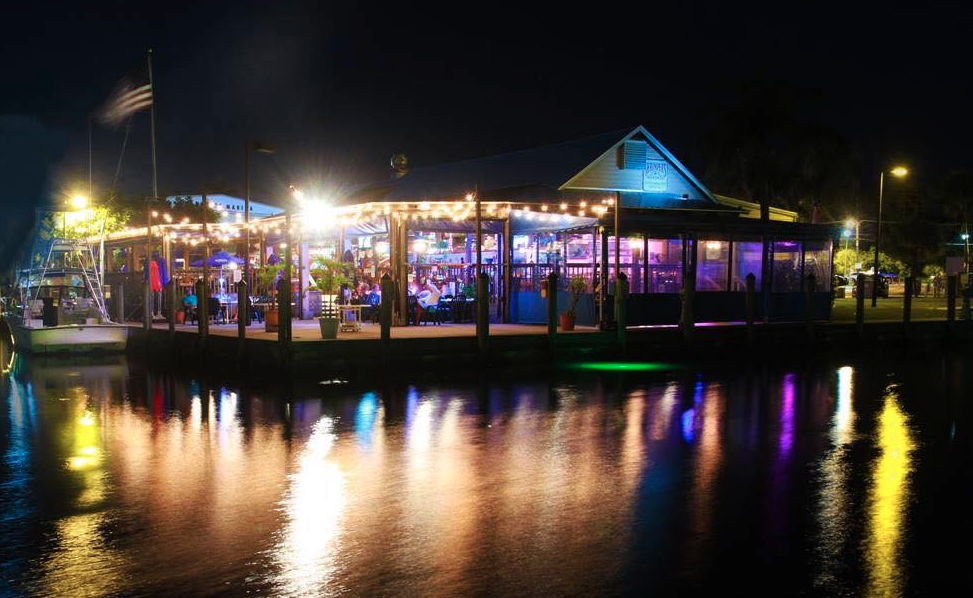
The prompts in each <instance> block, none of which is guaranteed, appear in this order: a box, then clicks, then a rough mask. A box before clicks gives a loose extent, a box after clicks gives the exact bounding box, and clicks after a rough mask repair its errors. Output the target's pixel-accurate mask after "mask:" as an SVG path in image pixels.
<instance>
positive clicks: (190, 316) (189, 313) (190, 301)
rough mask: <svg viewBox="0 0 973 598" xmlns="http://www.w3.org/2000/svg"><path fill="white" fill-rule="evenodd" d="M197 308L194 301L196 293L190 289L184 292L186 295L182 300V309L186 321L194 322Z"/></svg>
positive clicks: (195, 300) (196, 302)
mask: <svg viewBox="0 0 973 598" xmlns="http://www.w3.org/2000/svg"><path fill="white" fill-rule="evenodd" d="M197 307H198V301H197V299H196V291H195V290H194V289H193V288H192V287H190V288H189V289H188V290H187V291H186V295H185V296H184V297H183V298H182V309H183V311H184V312H185V313H186V321H187V322H188V321H190V320H192V321H195V320H196V308H197Z"/></svg>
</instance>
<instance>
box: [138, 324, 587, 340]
mask: <svg viewBox="0 0 973 598" xmlns="http://www.w3.org/2000/svg"><path fill="white" fill-rule="evenodd" d="M153 328H155V329H157V330H167V329H168V324H166V323H165V322H160V323H156V324H154V325H153ZM292 330H293V334H294V340H295V341H317V340H321V331H320V327H319V326H318V322H317V320H294V322H293V327H292ZM597 331H598V329H597V328H595V327H587V326H577V327H575V330H574V332H573V333H581V332H597ZM176 332H186V333H195V332H197V328H196V325H195V324H183V325H177V326H176ZM209 333H210V334H211V335H214V336H233V337H235V336H236V335H237V325H236V324H235V323H233V324H210V326H209ZM518 334H547V326H546V325H543V324H540V325H530V324H494V323H491V324H490V336H499V335H518ZM558 334H572V332H563V331H561V330H558ZM381 336H382V327H381V326H379V325H378V324H373V323H371V322H364V323H362V327H361V330H360V331H358V332H338V340H375V339H379V338H381ZM455 336H476V325H475V324H454V323H448V324H439V325H432V324H424V325H422V326H393V327H392V338H444V337H455ZM247 338H254V339H261V340H277V333H276V332H266V331H265V330H264V325H263V324H254V325H252V326H250V327H249V328H247Z"/></svg>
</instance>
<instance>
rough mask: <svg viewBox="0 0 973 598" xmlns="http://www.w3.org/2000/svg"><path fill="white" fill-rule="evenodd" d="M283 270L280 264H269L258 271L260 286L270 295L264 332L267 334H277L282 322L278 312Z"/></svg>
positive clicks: (265, 315) (265, 313)
mask: <svg viewBox="0 0 973 598" xmlns="http://www.w3.org/2000/svg"><path fill="white" fill-rule="evenodd" d="M283 268H284V267H283V266H282V265H280V264H267V265H266V266H263V267H262V268H260V269H259V270H258V271H257V280H258V281H259V282H260V286H261V287H262V288H264V289H266V290H267V293H268V295H270V307H269V308H267V309H266V310H265V311H264V330H266V331H267V332H277V326H278V324H279V322H280V320H279V319H278V314H279V313H280V312H279V311H278V310H277V279H278V277H279V276H280V273H281V271H282V270H283Z"/></svg>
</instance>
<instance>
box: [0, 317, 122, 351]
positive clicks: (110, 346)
mask: <svg viewBox="0 0 973 598" xmlns="http://www.w3.org/2000/svg"><path fill="white" fill-rule="evenodd" d="M10 329H11V332H13V337H14V342H15V343H16V349H17V350H18V351H24V352H28V353H94V352H97V351H101V352H112V353H113V352H121V351H124V350H125V347H126V346H127V345H128V326H123V325H120V324H77V325H70V326H50V327H45V328H28V327H26V326H23V325H21V324H17V323H14V322H10Z"/></svg>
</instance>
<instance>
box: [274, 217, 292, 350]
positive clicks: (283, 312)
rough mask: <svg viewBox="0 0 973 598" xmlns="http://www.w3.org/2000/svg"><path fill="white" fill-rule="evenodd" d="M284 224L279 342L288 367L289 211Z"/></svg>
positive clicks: (289, 344) (290, 252)
mask: <svg viewBox="0 0 973 598" xmlns="http://www.w3.org/2000/svg"><path fill="white" fill-rule="evenodd" d="M284 222H285V224H284V245H285V247H284V275H283V276H282V277H281V279H280V310H279V312H278V316H277V317H278V324H279V326H278V327H277V344H278V347H279V349H280V362H281V365H282V366H283V367H284V368H285V369H286V368H287V367H288V366H289V365H290V353H291V262H292V261H293V260H292V257H291V256H292V250H293V248H292V247H291V215H290V212H288V213H287V218H286V219H285V221H284Z"/></svg>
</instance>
